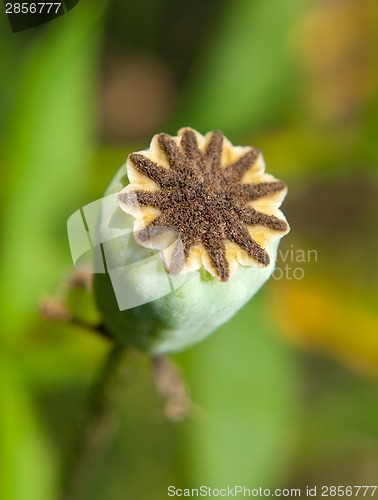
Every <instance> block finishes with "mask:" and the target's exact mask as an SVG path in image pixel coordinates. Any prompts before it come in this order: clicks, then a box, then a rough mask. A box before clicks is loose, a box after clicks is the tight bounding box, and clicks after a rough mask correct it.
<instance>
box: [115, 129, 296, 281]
mask: <svg viewBox="0 0 378 500" xmlns="http://www.w3.org/2000/svg"><path fill="white" fill-rule="evenodd" d="M158 142H159V145H160V147H161V149H162V150H163V152H164V153H165V155H166V157H167V160H168V163H169V167H170V168H166V167H163V166H160V165H158V164H157V163H155V162H153V161H151V160H150V159H148V158H147V157H145V156H143V155H141V154H138V153H134V154H131V155H130V157H129V158H130V160H131V161H132V162H133V164H134V166H135V168H136V169H137V170H138V171H139V172H140V173H142V174H144V175H146V176H147V177H149V178H150V179H152V180H153V181H155V182H156V183H157V184H158V186H159V190H158V191H154V192H150V191H142V190H135V191H128V192H125V193H122V192H121V194H120V196H119V198H120V201H121V202H122V203H123V204H126V205H133V206H135V205H138V204H139V205H142V206H152V207H155V208H158V209H159V210H160V211H161V214H160V215H159V216H158V217H156V218H155V219H154V220H153V221H152V222H150V223H149V224H148V226H147V227H146V228H145V229H144V230H143V231H141V232H140V233H139V235H138V237H137V238H138V240H139V241H140V242H141V243H142V244H143V243H145V242H147V241H149V240H153V239H154V238H155V237H156V236H158V235H159V234H162V233H164V232H166V231H167V228H168V229H170V230H174V231H175V233H176V234H178V235H179V236H180V238H181V243H182V245H181V246H180V247H179V245H177V248H176V249H175V251H174V252H173V255H172V260H171V263H170V267H169V270H170V272H171V273H172V274H178V273H179V272H180V271H181V270H182V268H183V266H184V265H185V260H186V259H187V257H188V256H189V253H190V250H191V248H192V247H193V246H195V245H198V244H200V243H202V244H203V245H204V247H205V248H206V250H207V252H208V254H209V256H210V258H211V261H212V263H213V265H214V268H215V270H216V274H217V277H218V278H219V279H220V280H221V281H227V280H228V279H229V277H230V266H229V262H228V260H227V257H226V241H227V240H228V241H232V242H234V243H236V244H237V245H239V246H240V247H241V248H242V249H243V250H245V251H246V252H247V254H248V255H249V256H250V257H252V258H254V259H255V260H256V261H257V262H259V263H260V264H262V265H264V266H267V265H269V262H270V260H269V255H268V253H267V252H266V250H264V249H263V248H262V247H261V246H260V245H259V244H257V243H256V241H254V240H253V239H252V237H251V236H250V234H249V231H248V226H253V225H256V224H261V225H263V226H267V227H269V228H272V229H275V230H277V231H286V230H287V224H286V222H285V221H283V220H281V219H278V218H277V217H275V216H273V215H267V214H264V213H262V212H259V211H257V210H255V209H253V208H252V207H250V206H248V203H249V202H250V201H252V200H255V199H258V198H262V197H264V196H267V195H269V194H272V193H276V192H278V191H281V190H282V189H285V187H286V185H285V183H283V182H281V181H274V182H263V183H258V184H241V180H242V178H243V176H244V174H245V173H246V172H247V171H248V170H249V169H250V168H251V167H252V166H253V165H254V163H255V162H256V160H257V158H258V156H259V154H260V152H259V150H257V149H255V148H253V149H251V150H250V151H248V152H247V153H245V154H244V155H243V156H242V157H241V158H239V159H238V160H237V161H235V162H234V163H231V164H230V165H227V166H225V167H221V157H222V148H223V135H222V134H221V132H218V131H215V132H213V133H212V136H211V139H210V142H209V144H208V146H207V148H206V150H205V151H201V150H200V148H199V146H198V143H197V138H196V135H195V133H194V132H193V130H191V129H185V130H184V132H183V134H182V138H181V144H180V145H178V144H177V143H176V142H175V141H174V139H173V138H172V137H171V136H169V135H167V134H160V135H159V136H158ZM182 250H183V251H182Z"/></svg>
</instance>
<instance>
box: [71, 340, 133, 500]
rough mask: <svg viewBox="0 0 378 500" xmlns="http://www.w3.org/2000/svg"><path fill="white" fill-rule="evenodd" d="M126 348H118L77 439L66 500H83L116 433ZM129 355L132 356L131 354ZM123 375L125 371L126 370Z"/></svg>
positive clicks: (108, 362) (89, 404)
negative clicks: (116, 407) (115, 409)
mask: <svg viewBox="0 0 378 500" xmlns="http://www.w3.org/2000/svg"><path fill="white" fill-rule="evenodd" d="M125 351H126V349H125V347H124V346H120V345H117V344H115V345H114V346H113V347H112V349H111V351H110V353H109V355H108V358H107V360H106V363H105V365H104V367H103V370H102V372H101V374H100V376H99V377H98V379H97V382H96V383H95V385H94V386H93V388H92V391H91V394H90V397H89V398H88V402H87V406H86V408H85V413H84V415H83V418H82V420H81V421H80V425H79V426H78V429H77V434H76V436H75V441H74V446H73V448H72V455H71V457H70V458H71V459H70V461H69V464H68V467H67V470H66V473H65V477H64V483H65V484H64V496H63V498H64V499H67V500H68V499H69V500H74V499H80V498H83V496H82V495H83V491H84V489H85V487H86V485H87V484H88V483H89V480H90V476H91V475H92V471H93V469H94V466H95V463H96V461H97V460H98V459H99V457H100V455H101V453H102V452H104V451H105V449H106V447H107V445H108V443H109V441H110V439H111V437H112V435H113V431H114V420H113V418H112V417H114V415H113V412H112V407H113V404H112V403H113V401H114V400H115V396H116V393H117V392H118V390H119V389H120V387H122V384H121V380H120V379H121V378H122V379H124V378H125V377H124V375H125V374H124V373H122V377H121V376H120V375H121V368H122V367H123V366H124V365H125V361H126V360H128V358H129V356H128V355H127V356H125ZM127 354H129V353H127ZM122 372H123V370H122Z"/></svg>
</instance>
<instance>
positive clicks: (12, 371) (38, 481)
mask: <svg viewBox="0 0 378 500" xmlns="http://www.w3.org/2000/svg"><path fill="white" fill-rule="evenodd" d="M0 407H1V408H2V411H1V412H0V457H1V460H2V461H1V467H0V471H1V477H0V498H4V499H5V498H6V499H9V500H53V499H54V498H55V496H54V491H56V457H55V456H54V454H53V453H52V448H51V447H50V445H49V443H48V441H47V440H46V438H45V436H44V433H43V431H42V429H41V428H40V426H39V425H38V421H37V418H36V415H35V413H34V409H33V406H32V401H31V399H30V397H29V394H28V388H27V386H26V385H25V382H24V380H23V378H22V377H21V376H20V373H19V372H18V370H17V368H16V367H15V365H14V363H12V362H10V359H7V358H6V355H5V353H4V352H3V353H2V355H1V360H0ZM5 410H6V411H5Z"/></svg>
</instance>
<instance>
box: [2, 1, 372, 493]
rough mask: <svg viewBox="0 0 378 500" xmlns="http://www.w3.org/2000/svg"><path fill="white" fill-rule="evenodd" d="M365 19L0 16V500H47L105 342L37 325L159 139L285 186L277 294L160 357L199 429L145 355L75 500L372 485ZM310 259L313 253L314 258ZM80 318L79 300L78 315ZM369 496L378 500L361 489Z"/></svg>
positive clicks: (316, 6)
mask: <svg viewBox="0 0 378 500" xmlns="http://www.w3.org/2000/svg"><path fill="white" fill-rule="evenodd" d="M377 10H378V5H377V3H376V2H375V1H374V0H342V1H341V0H312V1H308V2H302V1H300V0H283V1H282V2H277V1H275V0H237V1H234V0H207V2H203V1H202V0H191V2H182V1H177V0H176V1H174V0H138V1H130V0H127V1H121V0H109V1H108V2H101V1H98V2H96V3H95V2H89V0H87V1H86V0H81V2H80V3H79V5H78V6H77V7H75V9H73V10H72V11H70V12H69V13H68V14H66V15H64V16H63V17H61V18H59V19H57V20H55V21H53V22H51V23H49V24H46V25H44V26H41V27H39V28H34V29H30V30H28V31H25V32H20V33H16V34H13V33H12V32H11V30H10V27H9V23H8V20H7V19H6V16H5V14H4V13H1V14H0V61H1V63H0V162H1V182H0V192H1V201H0V203H1V215H0V220H1V235H2V243H1V247H0V256H1V261H0V277H1V278H0V279H1V282H0V310H1V312H0V318H1V330H0V342H1V347H0V471H1V472H0V473H1V478H0V498H1V499H4V500H5V499H6V500H13V499H14V500H34V499H35V500H54V499H58V498H60V497H61V491H60V478H61V474H62V470H63V468H64V463H65V461H66V460H67V455H68V453H69V447H70V444H71V439H72V435H73V430H72V429H73V428H74V426H75V423H76V422H77V419H78V415H79V414H80V412H81V410H82V407H83V401H85V397H86V395H87V393H88V389H89V387H90V386H91V383H92V382H93V380H94V377H95V376H96V374H97V373H98V371H99V369H100V367H101V366H102V364H103V362H104V359H105V357H106V354H107V352H108V350H109V343H108V342H107V341H106V340H105V339H102V338H101V337H99V336H97V335H95V334H93V333H91V332H90V331H89V330H86V329H85V328H80V327H74V326H72V325H65V324H64V323H63V322H61V323H60V322H54V321H51V320H47V319H43V317H42V315H41V314H40V312H39V304H40V303H41V301H42V300H43V298H44V297H47V296H56V295H58V296H59V295H60V294H63V293H64V284H63V283H65V282H66V280H67V277H68V276H69V275H70V274H71V273H72V271H73V266H72V262H71V257H70V252H69V247H68V241H67V235H66V221H67V219H68V217H69V216H70V215H71V214H72V213H73V212H75V211H76V210H78V209H79V208H80V207H82V206H83V205H85V204H87V203H89V202H91V201H93V200H96V199H98V198H100V197H101V196H102V194H103V192H104V190H105V188H106V186H107V184H108V182H109V181H110V179H111V177H112V176H113V174H114V173H115V171H116V170H117V169H118V167H119V166H120V165H121V164H122V163H124V161H125V158H126V156H127V154H128V153H130V152H131V151H135V150H138V149H142V148H145V147H146V146H147V145H148V143H149V140H150V138H151V136H152V135H153V134H154V133H156V132H160V131H165V132H168V133H171V134H174V135H175V133H176V131H177V130H178V128H180V127H181V126H191V127H194V128H196V129H198V130H199V131H200V132H202V133H205V132H207V131H208V130H211V129H214V128H217V129H221V130H222V131H223V132H224V133H225V134H226V135H227V136H228V137H229V139H230V140H231V141H232V142H233V143H235V144H242V145H246V144H250V145H254V146H257V147H259V148H261V149H262V150H263V153H264V156H265V160H266V162H267V170H268V172H269V173H272V174H273V175H275V176H276V177H278V178H281V179H284V180H285V181H286V182H287V183H288V185H289V194H288V197H287V200H286V201H285V203H284V206H283V210H284V212H285V214H286V215H287V218H288V220H289V222H290V224H291V228H292V230H291V233H290V234H289V235H288V236H287V237H285V238H284V240H283V242H282V244H281V253H280V256H279V259H278V269H279V270H280V271H277V272H276V274H275V278H276V279H274V278H272V279H271V280H270V282H269V283H268V284H267V285H266V286H265V287H264V289H263V290H262V291H261V292H260V293H259V294H258V296H257V297H255V298H254V299H253V300H252V301H251V303H250V304H248V305H247V306H246V307H245V308H244V309H243V310H242V311H241V312H240V313H239V314H238V315H237V316H236V317H235V318H234V319H233V320H232V321H231V322H229V323H228V324H226V325H224V326H223V327H222V328H221V329H220V330H219V331H218V332H216V334H214V335H213V336H212V337H210V338H209V339H208V340H206V341H205V342H203V343H202V344H201V345H198V346H197V347H195V348H193V349H191V350H190V351H188V352H185V353H182V354H180V355H177V356H175V361H176V362H177V363H178V365H179V366H180V367H181V369H182V372H183V374H184V377H185V379H186V380H187V383H188V385H189V387H190V393H191V398H192V400H193V402H194V404H195V411H193V412H192V415H190V416H189V417H188V418H187V419H185V420H184V421H182V422H178V423H171V422H168V421H167V420H166V419H164V415H163V409H162V408H163V402H162V400H161V398H160V397H159V396H158V395H157V394H156V391H155V389H154V387H153V382H152V375H151V366H150V361H149V359H148V358H147V357H146V356H144V355H136V356H135V357H134V358H133V361H132V363H133V377H132V378H131V380H130V381H129V383H128V384H127V386H125V388H124V391H123V392H122V393H121V396H120V397H119V399H118V402H117V415H118V430H117V432H116V434H115V435H114V438H113V439H112V442H111V443H110V446H109V447H108V448H107V450H106V453H105V454H104V456H103V457H102V458H101V460H100V462H99V463H98V464H97V467H96V471H95V474H93V477H91V481H89V484H88V488H87V492H86V493H85V494H83V498H85V499H90V500H103V499H105V498H106V500H120V499H125V498H131V499H142V500H144V499H150V498H152V499H156V500H160V499H164V498H167V487H168V486H169V485H175V486H177V487H199V486H201V485H202V484H205V485H208V486H213V487H221V486H224V485H234V484H245V485H246V486H248V487H251V488H253V487H257V488H258V487H260V486H262V487H270V488H275V487H279V488H291V487H295V488H304V487H305V486H306V485H312V486H313V485H324V484H325V485H348V484H349V485H362V484H365V485H374V484H377V477H378V314H377V303H378V300H377V299H378V289H377V284H378V266H377V256H378V235H377V220H378V175H377V164H378V85H377V76H378V66H377V56H378V43H377V36H378V35H377V34H378V29H377V27H378V21H377V20H378V13H377ZM309 251H312V252H310V253H309ZM73 300H74V302H75V303H76V304H77V307H78V309H80V310H81V312H82V314H83V315H84V316H86V318H95V316H96V313H95V311H93V306H92V305H91V303H90V300H87V299H86V298H85V296H84V295H83V293H79V292H78V294H77V297H74V299H73ZM376 494H378V493H376Z"/></svg>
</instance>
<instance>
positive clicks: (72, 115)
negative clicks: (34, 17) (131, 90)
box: [0, 2, 103, 336]
mask: <svg viewBox="0 0 378 500" xmlns="http://www.w3.org/2000/svg"><path fill="white" fill-rule="evenodd" d="M102 6H103V3H102V2H100V3H98V4H96V6H94V5H90V6H82V5H80V6H78V7H77V8H76V9H75V10H74V11H73V12H72V13H71V12H70V13H68V14H66V15H65V16H64V17H63V18H61V19H58V20H56V21H54V22H53V23H51V27H49V29H47V30H46V31H44V32H43V34H42V35H41V36H40V37H38V38H37V39H36V41H35V42H34V43H33V45H32V47H31V49H30V50H29V52H28V53H27V56H26V59H25V61H24V67H23V71H22V72H21V73H22V75H21V78H20V80H19V83H18V88H17V93H16V94H17V102H16V103H15V102H14V103H12V117H13V118H12V123H11V124H10V126H9V127H8V128H9V134H8V137H7V138H6V144H7V150H6V154H5V159H4V165H5V166H6V169H5V171H4V172H5V173H4V178H3V179H2V182H3V183H4V182H5V183H6V188H5V190H4V200H3V204H4V206H5V207H4V208H5V211H4V214H5V215H4V217H3V228H2V229H3V234H4V239H3V243H2V247H1V262H2V265H1V268H0V272H1V276H2V281H1V287H0V303H1V318H2V323H3V325H5V328H3V329H2V334H3V335H5V336H10V335H12V334H13V333H15V332H16V331H20V330H21V329H22V328H23V327H24V326H25V325H26V324H27V323H28V322H30V320H31V318H32V316H33V312H34V311H35V309H36V305H37V301H38V297H39V295H40V294H41V293H43V292H46V290H48V289H49V287H51V286H52V284H53V283H56V282H57V280H58V278H59V273H61V272H62V271H61V269H62V266H64V265H67V261H68V258H69V251H68V244H67V238H66V229H65V227H66V221H67V218H68V217H69V215H70V214H71V212H72V211H74V210H75V209H76V208H77V204H79V203H80V201H78V200H79V195H80V194H82V193H83V191H84V188H85V184H86V180H87V177H88V170H89V169H88V161H89V159H90V154H91V151H92V140H93V135H94V130H93V125H92V124H93V123H94V117H95V110H94V99H93V90H94V87H93V83H92V82H93V75H94V70H95V66H94V61H95V57H96V54H97V43H98V31H99V30H98V26H97V24H98V20H99V14H100V12H101V9H102ZM21 61H22V59H21Z"/></svg>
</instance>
